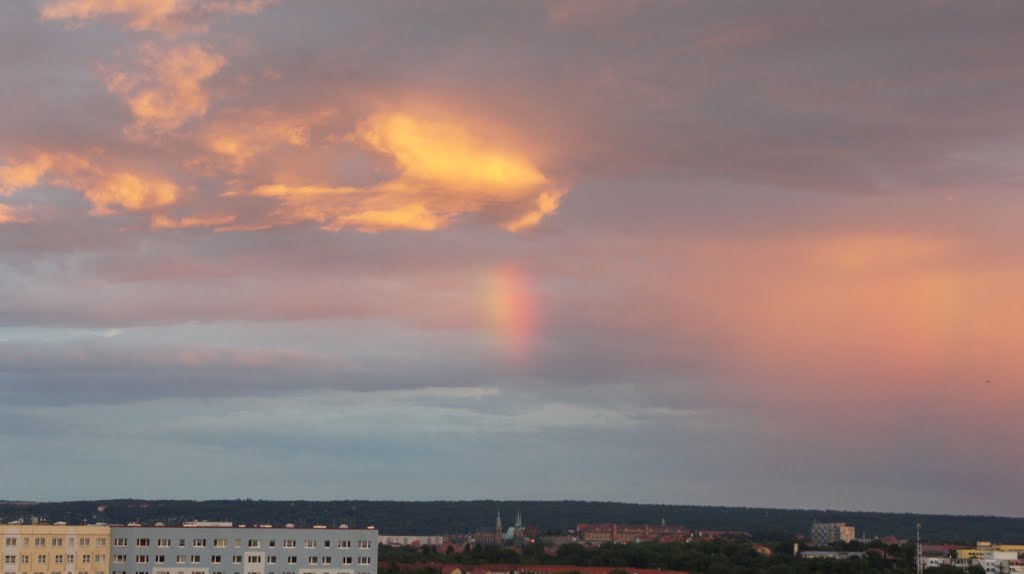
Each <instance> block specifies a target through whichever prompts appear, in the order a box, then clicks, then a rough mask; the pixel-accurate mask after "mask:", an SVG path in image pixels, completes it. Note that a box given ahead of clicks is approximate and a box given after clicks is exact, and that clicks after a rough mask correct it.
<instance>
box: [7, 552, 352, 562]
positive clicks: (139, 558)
mask: <svg viewBox="0 0 1024 574" xmlns="http://www.w3.org/2000/svg"><path fill="white" fill-rule="evenodd" d="M11 558H14V557H13V556H11ZM24 558H25V559H27V558H28V556H25V557H24ZM39 558H40V559H41V560H40V563H45V561H46V560H45V558H46V557H45V556H40V557H39ZM58 558H63V557H60V556H58ZM86 558H88V556H86ZM96 558H97V562H98V561H100V560H99V559H100V556H97V557H96ZM266 558H267V564H277V556H267V557H266ZM186 559H187V561H188V562H189V563H191V564H202V563H203V559H202V557H201V556H199V555H198V554H193V555H191V556H186V555H184V554H178V555H177V556H176V557H175V560H174V561H175V563H177V564H185V563H186ZM333 560H334V558H333V557H332V556H308V557H306V563H307V564H332V563H333ZM112 561H113V563H114V564H124V563H125V562H127V561H128V556H127V555H125V554H115V555H114V558H113V560H112ZM58 562H60V561H59V560H58ZM86 562H88V560H86ZM246 562H248V563H249V564H262V563H263V556H247V557H246ZM135 563H136V564H148V563H149V555H148V554H139V555H136V556H135ZM153 563H154V564H166V563H167V557H166V556H164V555H163V554H158V555H156V556H154V557H153ZM210 563H211V564H220V563H221V556H220V555H219V554H215V555H213V556H211V557H210ZM231 563H232V564H241V563H242V557H241V556H237V555H236V556H232V557H231ZM287 563H288V564H298V563H299V559H298V557H297V556H288V557H287ZM340 563H341V564H351V563H352V557H351V556H342V557H341V560H340ZM369 563H370V557H369V556H360V557H359V564H369ZM11 564H13V562H11Z"/></svg>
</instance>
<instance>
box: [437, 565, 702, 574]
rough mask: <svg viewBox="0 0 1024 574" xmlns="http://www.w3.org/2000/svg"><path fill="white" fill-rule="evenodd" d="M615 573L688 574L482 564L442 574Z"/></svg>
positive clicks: (451, 567) (448, 567) (456, 567)
mask: <svg viewBox="0 0 1024 574" xmlns="http://www.w3.org/2000/svg"><path fill="white" fill-rule="evenodd" d="M615 571H622V572H626V573H627V574H688V573H686V572H679V571H675V570H655V569H653V568H629V567H623V566H569V565H560V564H529V565H527V564H480V565H459V564H445V565H443V566H441V574H611V573H612V572H615Z"/></svg>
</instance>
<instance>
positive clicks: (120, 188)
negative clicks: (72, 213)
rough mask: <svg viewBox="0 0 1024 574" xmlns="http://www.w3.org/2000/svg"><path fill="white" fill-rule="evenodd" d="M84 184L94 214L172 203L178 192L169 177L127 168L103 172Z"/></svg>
mask: <svg viewBox="0 0 1024 574" xmlns="http://www.w3.org/2000/svg"><path fill="white" fill-rule="evenodd" d="M76 187H79V186H76ZM84 187H85V189H84V190H82V191H83V193H84V194H85V196H86V197H87V198H88V199H89V201H91V202H92V205H93V208H92V211H90V213H91V214H93V215H109V214H111V213H117V212H118V211H141V210H147V209H153V208H155V207H164V206H168V205H172V204H173V203H175V202H176V201H177V200H178V196H179V195H180V190H179V189H178V186H177V185H176V184H175V183H173V182H171V181H167V180H162V179H155V178H148V179H147V178H143V177H140V176H138V175H135V174H132V173H126V172H117V173H112V174H109V175H104V176H102V177H101V178H99V179H98V180H97V181H95V182H93V183H92V184H91V185H86V186H84ZM79 189H81V187H79Z"/></svg>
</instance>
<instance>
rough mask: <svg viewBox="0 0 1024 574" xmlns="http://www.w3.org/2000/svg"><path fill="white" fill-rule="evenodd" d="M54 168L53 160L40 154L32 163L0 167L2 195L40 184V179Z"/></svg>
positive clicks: (0, 192)
mask: <svg viewBox="0 0 1024 574" xmlns="http://www.w3.org/2000/svg"><path fill="white" fill-rule="evenodd" d="M51 167H53V158H52V157H50V156H48V155H46V154H39V155H38V156H36V157H35V158H34V159H32V160H31V161H27V162H24V163H20V164H14V165H5V166H0V195H11V194H12V193H14V192H16V191H18V190H20V189H23V188H27V187H33V186H35V185H37V184H38V183H39V180H40V178H42V177H43V175H45V174H46V172H47V171H49V169H50V168H51Z"/></svg>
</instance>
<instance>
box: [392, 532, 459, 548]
mask: <svg viewBox="0 0 1024 574" xmlns="http://www.w3.org/2000/svg"><path fill="white" fill-rule="evenodd" d="M444 541H445V537H444V536H416V535H399V534H388V535H384V534H381V535H380V543H381V544H383V545H385V546H440V545H442V544H444Z"/></svg>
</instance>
